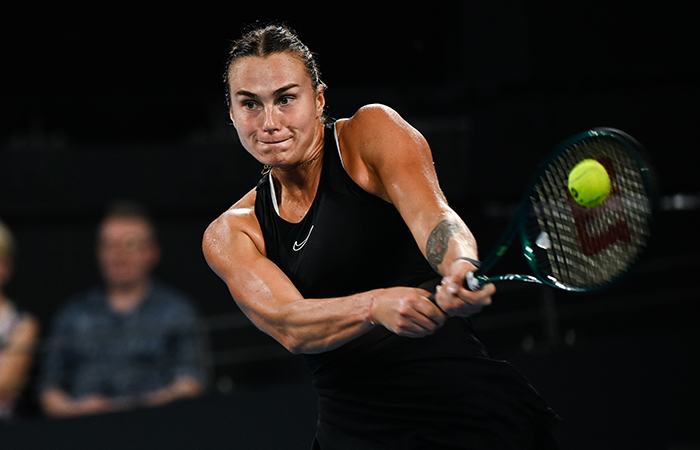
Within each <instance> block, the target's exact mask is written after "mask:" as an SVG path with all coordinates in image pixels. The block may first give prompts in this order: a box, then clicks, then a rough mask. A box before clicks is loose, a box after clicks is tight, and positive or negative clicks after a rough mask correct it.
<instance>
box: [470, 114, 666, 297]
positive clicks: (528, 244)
mask: <svg viewBox="0 0 700 450" xmlns="http://www.w3.org/2000/svg"><path fill="white" fill-rule="evenodd" d="M596 136H606V137H612V138H614V139H616V140H617V141H618V142H620V143H622V144H623V145H624V146H625V147H627V149H628V150H630V156H632V158H633V159H634V160H635V162H636V163H637V165H638V166H639V168H640V175H641V177H642V179H643V181H644V185H645V187H646V188H647V192H648V194H649V196H648V198H649V201H650V205H649V206H650V209H651V211H652V213H651V215H650V218H649V221H650V226H651V222H652V218H653V216H654V211H655V210H656V208H657V202H656V197H657V188H656V177H655V176H654V174H653V172H652V170H651V168H650V166H649V165H648V164H647V162H646V161H647V159H648V158H646V152H645V150H644V147H642V145H641V144H640V143H639V142H638V141H637V140H636V139H634V138H633V137H632V136H630V135H628V134H627V133H625V132H623V131H620V130H617V129H614V128H607V127H600V128H594V129H591V130H588V131H585V132H583V133H579V134H577V135H575V136H572V137H570V138H569V139H567V140H565V141H563V142H561V143H560V144H559V145H557V146H556V147H555V149H554V150H553V151H552V152H550V154H549V155H548V156H547V157H546V158H544V159H543V160H542V162H540V164H539V166H538V168H537V170H536V172H535V173H534V175H533V176H532V178H531V180H530V182H529V184H528V187H527V190H526V194H525V196H524V197H523V198H522V200H521V201H520V204H519V206H518V209H517V212H516V213H515V215H514V216H513V218H511V220H510V222H509V223H508V226H507V228H506V230H505V231H504V232H503V234H502V235H501V237H500V238H499V240H498V241H497V243H496V245H495V246H494V247H493V249H492V250H491V251H490V252H489V253H488V255H487V256H486V257H485V258H484V259H483V260H482V261H481V267H479V268H478V269H477V270H475V271H473V272H470V273H468V274H467V287H468V288H469V289H471V290H473V291H474V290H478V289H480V288H481V287H482V286H483V285H484V284H487V283H493V282H497V281H521V282H526V283H537V284H541V285H546V286H549V287H552V288H556V289H561V290H564V291H569V292H594V291H597V290H600V289H605V288H608V287H610V286H612V285H614V284H617V283H619V282H620V281H621V280H622V279H623V278H624V277H625V276H626V275H628V274H629V272H630V271H631V269H632V267H633V266H634V265H635V264H636V262H637V261H638V260H639V258H640V256H641V253H643V250H644V249H642V252H640V254H639V255H637V257H636V259H635V261H634V262H633V263H631V264H630V265H629V267H627V269H626V270H625V272H624V273H623V274H621V275H619V276H617V277H615V278H614V279H613V280H611V281H609V282H605V283H601V284H598V285H596V286H594V287H578V286H571V285H568V284H565V283H562V282H560V281H558V280H556V279H555V278H553V277H549V276H548V275H546V274H544V273H542V271H541V270H540V269H539V267H538V265H537V262H536V257H535V253H534V246H535V245H536V244H535V243H534V242H532V241H531V240H530V237H529V236H528V234H527V231H526V230H525V227H524V224H525V219H526V217H527V214H529V212H530V209H531V206H530V205H531V201H530V195H531V192H532V191H533V190H534V189H535V186H536V185H537V183H538V181H539V179H540V177H541V176H542V175H543V174H544V173H545V172H546V171H547V169H548V168H549V167H550V163H551V162H552V161H553V160H554V159H556V158H557V157H558V156H559V155H560V154H561V153H562V152H564V151H566V150H567V149H569V148H570V147H571V146H572V145H574V144H575V143H577V142H580V141H582V140H584V139H587V138H591V137H596ZM518 235H519V238H520V239H519V240H520V244H521V251H522V252H523V255H524V256H525V259H526V260H527V262H528V265H529V266H530V269H531V270H532V272H533V275H525V274H515V273H509V274H504V275H498V276H493V277H489V276H487V275H486V274H485V273H486V272H487V271H488V270H489V269H491V268H492V267H493V266H494V265H495V264H496V262H497V261H498V260H499V259H500V258H501V256H503V254H504V253H505V252H506V251H507V250H508V249H509V248H510V245H511V244H512V242H513V239H514V238H515V237H516V236H518ZM646 247H648V242H647V245H646Z"/></svg>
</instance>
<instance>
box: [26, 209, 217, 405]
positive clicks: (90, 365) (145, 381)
mask: <svg viewBox="0 0 700 450" xmlns="http://www.w3.org/2000/svg"><path fill="white" fill-rule="evenodd" d="M96 253H97V261H98V265H99V269H100V272H101V274H102V279H103V284H102V285H101V286H97V287H95V288H93V289H92V290H90V291H88V292H87V293H84V294H82V295H79V296H77V297H75V298H73V299H72V300H71V301H69V302H68V304H67V305H65V306H64V307H63V309H62V310H61V311H59V313H58V315H57V316H56V317H55V318H54V322H53V324H52V329H51V334H50V339H49V345H48V350H47V354H46V359H45V360H44V361H43V362H42V367H41V374H40V388H39V389H40V402H41V406H42V409H43V411H44V412H45V413H46V414H48V415H51V416H73V415H81V414H91V413H101V412H109V411H118V410H124V409H130V408H134V407H138V406H154V405H161V404H165V403H168V402H171V401H173V400H176V399H180V398H187V397H196V396H198V395H200V394H201V393H202V392H203V390H204V388H205V385H206V367H205V363H204V359H203V356H204V355H205V354H206V353H205V352H206V351H207V349H206V345H205V340H204V339H203V336H202V335H201V333H200V332H199V330H198V328H197V324H198V321H199V316H198V313H197V311H196V309H195V308H194V306H193V304H192V301H191V300H190V299H189V298H187V297H186V296H185V295H183V294H181V293H180V292H178V291H176V290H175V289H173V288H172V287H170V286H168V285H166V284H164V283H163V282H161V281H158V280H155V279H154V278H153V277H152V275H151V272H152V271H153V269H154V268H155V267H156V265H157V263H158V262H159V259H160V255H161V251H160V247H159V245H158V243H157V239H156V233H155V228H154V225H153V222H152V220H151V218H150V216H149V214H148V212H147V211H146V210H145V209H144V208H143V207H142V206H141V205H138V204H134V203H127V202H120V203H117V204H114V205H112V207H111V208H110V209H109V210H108V212H107V214H106V215H105V217H104V218H103V220H102V222H101V223H100V225H99V230H98V235H97V251H96Z"/></svg>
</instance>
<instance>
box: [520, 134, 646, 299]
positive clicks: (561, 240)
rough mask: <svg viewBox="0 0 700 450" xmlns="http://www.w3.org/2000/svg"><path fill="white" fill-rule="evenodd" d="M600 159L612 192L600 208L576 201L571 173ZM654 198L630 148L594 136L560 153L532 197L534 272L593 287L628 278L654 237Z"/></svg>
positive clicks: (530, 227) (530, 238)
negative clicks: (581, 164) (588, 161)
mask: <svg viewBox="0 0 700 450" xmlns="http://www.w3.org/2000/svg"><path fill="white" fill-rule="evenodd" d="M586 158H592V159H596V160H598V161H599V162H600V163H601V164H603V165H604V166H605V167H606V170H607V171H608V174H609V175H610V179H611V192H610V195H609V197H608V198H607V199H606V201H605V202H604V203H603V204H601V205H600V206H598V207H595V208H591V209H588V208H585V207H583V206H581V205H579V204H578V203H576V202H575V201H574V200H573V198H572V197H571V195H570V194H569V191H568V189H567V182H568V175H569V173H570V171H571V170H572V168H573V167H574V166H575V165H576V164H577V163H578V162H579V161H581V160H582V159H586ZM649 197H650V194H649V192H648V190H647V187H646V184H645V182H644V179H643V176H642V174H641V173H640V167H639V164H638V163H637V161H636V160H635V158H634V157H633V156H631V154H630V151H629V150H628V149H627V147H626V146H625V145H624V144H623V143H622V142H620V141H619V140H618V139H616V138H613V137H610V136H592V137H588V138H586V139H584V140H582V141H579V142H576V143H574V144H572V145H571V146H570V147H569V148H567V149H566V150H565V151H563V152H561V153H559V154H558V155H557V157H555V158H554V159H553V160H552V161H551V162H550V164H549V166H548V167H547V168H546V170H544V171H543V172H542V175H541V177H540V179H539V180H538V182H536V184H535V187H534V189H533V191H532V195H531V198H530V200H531V207H532V209H531V215H530V216H531V217H529V218H528V226H527V227H526V231H525V232H526V236H525V238H526V239H525V242H527V244H526V245H529V246H530V247H531V250H532V253H533V254H534V261H532V263H534V265H535V267H534V268H535V270H537V271H539V272H540V273H541V274H542V275H544V276H545V277H546V278H548V279H549V280H550V281H551V282H553V283H561V284H565V285H567V286H572V287H576V288H591V287H596V286H599V285H602V284H606V283H609V282H611V281H613V280H614V279H616V278H618V277H619V276H621V275H622V274H624V273H625V272H626V271H627V269H628V268H629V267H630V266H631V265H632V264H633V263H634V262H635V261H636V260H637V259H638V257H639V255H640V254H641V251H642V250H643V248H644V247H645V246H646V244H647V241H648V238H649V226H650V219H651V202H650V199H649Z"/></svg>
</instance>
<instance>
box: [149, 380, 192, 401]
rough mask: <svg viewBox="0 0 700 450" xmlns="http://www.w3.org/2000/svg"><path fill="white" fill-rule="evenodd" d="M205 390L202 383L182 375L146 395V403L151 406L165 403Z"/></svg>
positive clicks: (189, 396)
mask: <svg viewBox="0 0 700 450" xmlns="http://www.w3.org/2000/svg"><path fill="white" fill-rule="evenodd" d="M202 391H203V386H202V384H201V383H200V382H199V381H197V380H195V379H194V378H191V377H181V378H178V379H176V380H175V381H173V382H172V383H171V384H169V385H168V386H166V387H164V388H163V389H160V390H158V391H155V392H151V393H149V394H147V395H146V397H145V404H146V405H149V406H155V405H163V404H166V403H169V402H172V401H174V400H177V399H179V398H191V397H197V396H199V395H200V394H201V393H202Z"/></svg>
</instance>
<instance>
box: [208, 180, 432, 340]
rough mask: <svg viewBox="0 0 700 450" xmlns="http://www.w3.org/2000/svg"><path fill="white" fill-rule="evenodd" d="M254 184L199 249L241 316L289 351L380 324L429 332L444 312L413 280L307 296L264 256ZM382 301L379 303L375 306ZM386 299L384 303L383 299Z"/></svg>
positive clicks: (401, 330) (412, 333)
mask: <svg viewBox="0 0 700 450" xmlns="http://www.w3.org/2000/svg"><path fill="white" fill-rule="evenodd" d="M255 194H256V193H255V191H254V190H253V191H251V192H249V193H248V194H247V195H246V196H245V197H244V198H243V199H241V201H239V202H238V203H236V204H235V205H234V206H233V207H232V208H231V209H230V210H228V211H227V212H226V213H224V214H223V215H222V216H221V217H219V218H218V219H216V220H215V221H214V222H213V223H212V224H211V225H210V226H209V228H208V229H207V231H206V232H205V234H204V240H203V246H202V248H203V251H204V256H205V258H206V260H207V263H208V264H209V266H210V267H211V268H212V270H214V272H215V273H216V274H217V275H218V276H219V277H221V279H222V280H223V281H224V282H225V283H226V285H227V286H228V288H229V291H230V292H231V295H232V296H233V298H234V299H235V300H236V302H237V303H238V305H239V306H240V308H241V309H242V311H243V312H244V313H245V314H246V316H247V317H248V318H249V319H250V320H251V321H252V322H253V323H254V324H255V325H256V326H257V327H258V328H260V329H261V330H263V331H264V332H266V333H267V334H269V335H270V336H272V337H273V338H274V339H276V340H277V341H278V342H279V343H280V344H282V345H283V346H284V347H285V348H287V349H288V350H289V351H291V352H293V353H321V352H325V351H328V350H332V349H334V348H337V347H339V346H341V345H342V344H344V343H346V342H349V341H351V340H353V339H355V338H356V337H358V336H361V335H363V334H365V333H367V332H368V331H369V330H371V329H372V328H373V327H374V326H375V324H374V323H373V318H376V317H377V315H378V314H381V317H382V325H384V326H385V327H387V328H388V329H389V330H391V331H393V332H394V333H396V334H399V335H404V336H412V337H420V336H425V335H428V334H432V332H433V331H435V329H436V328H438V327H439V326H440V325H441V324H442V322H443V321H444V316H442V315H441V314H439V313H437V314H436V312H435V308H432V306H431V305H430V304H429V303H428V304H427V306H428V307H426V302H425V297H427V296H428V295H429V294H430V293H429V292H427V291H422V290H418V289H412V288H389V289H376V290H372V291H368V292H362V293H359V294H356V295H351V296H348V297H337V298H325V299H307V298H304V297H303V296H302V295H301V293H300V292H299V291H298V290H297V289H296V287H295V286H294V284H293V283H292V282H291V280H290V279H289V278H288V277H287V276H286V275H285V274H284V272H282V270H281V269H280V268H279V267H277V265H275V264H274V263H273V262H272V261H270V260H269V259H268V258H267V256H266V252H265V243H264V239H263V237H262V231H261V230H260V226H259V224H258V221H257V219H256V217H255V212H254V204H255ZM378 305H382V306H381V307H382V311H381V312H380V311H377V307H378ZM389 305H390V307H387V306H389Z"/></svg>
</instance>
